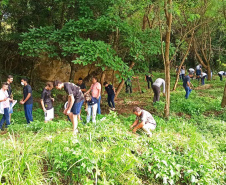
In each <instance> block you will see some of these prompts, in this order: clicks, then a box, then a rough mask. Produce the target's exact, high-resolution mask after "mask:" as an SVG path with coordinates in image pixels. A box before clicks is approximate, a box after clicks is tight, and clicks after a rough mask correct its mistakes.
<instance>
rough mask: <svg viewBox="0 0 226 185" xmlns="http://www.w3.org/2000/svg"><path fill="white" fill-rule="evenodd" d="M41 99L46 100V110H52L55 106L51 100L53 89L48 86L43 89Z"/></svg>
mask: <svg viewBox="0 0 226 185" xmlns="http://www.w3.org/2000/svg"><path fill="white" fill-rule="evenodd" d="M41 99H42V100H43V101H44V106H45V108H46V110H50V109H52V108H53V101H52V100H51V91H50V90H47V89H46V88H44V89H43V91H42V96H41Z"/></svg>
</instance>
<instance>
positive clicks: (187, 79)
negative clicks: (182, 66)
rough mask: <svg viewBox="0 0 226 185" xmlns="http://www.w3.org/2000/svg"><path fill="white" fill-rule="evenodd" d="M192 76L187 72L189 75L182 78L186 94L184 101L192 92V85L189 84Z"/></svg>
mask: <svg viewBox="0 0 226 185" xmlns="http://www.w3.org/2000/svg"><path fill="white" fill-rule="evenodd" d="M192 76H193V73H191V72H189V74H188V75H187V76H185V77H184V81H183V87H184V89H185V92H186V94H185V98H186V99H188V97H189V95H190V93H191V91H192V89H191V86H192V84H191V82H190V80H191V77H192Z"/></svg>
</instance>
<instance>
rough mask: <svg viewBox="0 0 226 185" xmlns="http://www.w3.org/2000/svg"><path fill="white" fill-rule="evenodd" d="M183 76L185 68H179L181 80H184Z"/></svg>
mask: <svg viewBox="0 0 226 185" xmlns="http://www.w3.org/2000/svg"><path fill="white" fill-rule="evenodd" d="M184 76H185V66H182V67H181V79H182V80H184Z"/></svg>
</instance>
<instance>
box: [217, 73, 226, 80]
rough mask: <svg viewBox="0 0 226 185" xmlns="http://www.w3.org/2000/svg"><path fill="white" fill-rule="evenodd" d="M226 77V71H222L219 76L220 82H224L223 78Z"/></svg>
mask: <svg viewBox="0 0 226 185" xmlns="http://www.w3.org/2000/svg"><path fill="white" fill-rule="evenodd" d="M224 75H226V71H220V72H218V76H219V77H220V81H222V80H223V76H224Z"/></svg>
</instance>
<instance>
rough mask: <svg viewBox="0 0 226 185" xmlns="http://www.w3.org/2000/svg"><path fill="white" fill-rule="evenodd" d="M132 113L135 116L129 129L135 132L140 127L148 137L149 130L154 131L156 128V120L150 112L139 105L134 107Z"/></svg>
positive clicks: (150, 134)
mask: <svg viewBox="0 0 226 185" xmlns="http://www.w3.org/2000/svg"><path fill="white" fill-rule="evenodd" d="M133 113H134V114H135V115H136V116H137V117H136V120H135V121H134V123H133V124H132V125H131V126H130V129H131V130H133V133H136V131H137V130H138V129H140V128H142V129H143V130H144V132H145V133H146V134H147V135H148V137H151V136H152V133H151V131H154V130H155V128H156V121H155V120H154V118H153V116H152V115H151V113H149V112H148V111H146V110H142V109H141V108H140V107H134V108H133Z"/></svg>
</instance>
